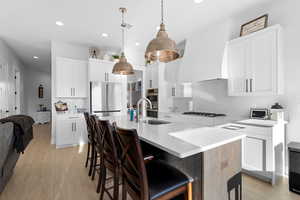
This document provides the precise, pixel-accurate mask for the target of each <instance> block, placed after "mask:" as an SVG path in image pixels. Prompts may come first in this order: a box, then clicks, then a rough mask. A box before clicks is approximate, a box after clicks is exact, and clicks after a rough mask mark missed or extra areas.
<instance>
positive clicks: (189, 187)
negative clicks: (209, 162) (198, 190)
mask: <svg viewBox="0 0 300 200" xmlns="http://www.w3.org/2000/svg"><path fill="white" fill-rule="evenodd" d="M184 199H185V200H192V199H193V185H192V183H188V184H187V189H186V192H185V194H184Z"/></svg>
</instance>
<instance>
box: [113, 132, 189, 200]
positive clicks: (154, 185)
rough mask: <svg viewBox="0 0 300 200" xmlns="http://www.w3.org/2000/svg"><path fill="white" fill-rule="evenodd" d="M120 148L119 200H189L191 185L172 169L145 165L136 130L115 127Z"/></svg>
mask: <svg viewBox="0 0 300 200" xmlns="http://www.w3.org/2000/svg"><path fill="white" fill-rule="evenodd" d="M116 132H117V135H118V140H119V146H120V148H121V152H122V154H121V169H122V183H123V187H122V199H123V200H126V198H127V194H129V195H130V197H131V198H132V199H133V200H154V199H159V200H162V199H163V200H166V199H172V198H174V197H177V196H179V195H181V194H184V196H185V199H186V200H191V199H192V183H191V182H190V180H189V178H188V177H187V176H186V175H185V174H183V173H182V172H181V171H179V170H177V169H176V168H174V167H172V166H170V165H168V164H166V163H164V162H161V161H155V160H153V161H151V162H148V163H147V164H145V162H144V159H143V153H142V149H141V146H140V141H139V138H138V135H137V132H136V130H134V129H132V130H126V129H121V128H117V127H116Z"/></svg>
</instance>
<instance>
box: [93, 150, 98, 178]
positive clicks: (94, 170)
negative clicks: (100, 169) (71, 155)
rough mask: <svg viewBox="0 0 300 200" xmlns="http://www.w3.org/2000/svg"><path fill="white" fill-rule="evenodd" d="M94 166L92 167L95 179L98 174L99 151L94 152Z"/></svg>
mask: <svg viewBox="0 0 300 200" xmlns="http://www.w3.org/2000/svg"><path fill="white" fill-rule="evenodd" d="M93 157H94V158H93V167H92V180H94V179H95V175H96V168H97V164H98V159H97V152H94V156H93Z"/></svg>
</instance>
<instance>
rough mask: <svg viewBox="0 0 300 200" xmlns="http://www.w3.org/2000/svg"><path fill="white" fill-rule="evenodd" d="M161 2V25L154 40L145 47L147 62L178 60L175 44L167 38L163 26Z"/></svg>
mask: <svg viewBox="0 0 300 200" xmlns="http://www.w3.org/2000/svg"><path fill="white" fill-rule="evenodd" d="M163 3H164V2H163V0H161V24H160V29H159V31H158V33H157V35H156V38H154V39H153V40H152V41H151V42H150V43H149V44H148V46H147V49H146V53H145V58H146V60H147V61H156V60H159V61H160V62H165V63H166V62H170V61H172V60H175V59H177V58H179V53H178V51H177V49H176V43H175V41H174V40H172V39H171V38H169V36H168V33H167V32H166V29H165V24H164V4H163Z"/></svg>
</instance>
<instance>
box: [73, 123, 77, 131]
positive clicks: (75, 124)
mask: <svg viewBox="0 0 300 200" xmlns="http://www.w3.org/2000/svg"><path fill="white" fill-rule="evenodd" d="M74 127H75V132H76V131H77V126H76V123H74Z"/></svg>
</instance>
